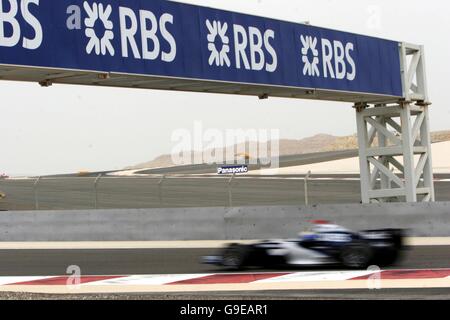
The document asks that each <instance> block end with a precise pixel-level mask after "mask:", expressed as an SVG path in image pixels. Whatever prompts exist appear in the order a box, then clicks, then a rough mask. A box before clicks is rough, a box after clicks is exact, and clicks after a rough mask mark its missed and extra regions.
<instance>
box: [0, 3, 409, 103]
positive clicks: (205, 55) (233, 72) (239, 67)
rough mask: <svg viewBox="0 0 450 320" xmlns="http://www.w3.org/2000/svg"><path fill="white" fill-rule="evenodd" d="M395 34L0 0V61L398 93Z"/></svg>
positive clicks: (202, 12)
mask: <svg viewBox="0 0 450 320" xmlns="http://www.w3.org/2000/svg"><path fill="white" fill-rule="evenodd" d="M398 46H399V44H398V42H394V41H388V40H382V39H377V38H371V37H366V36H362V35H357V34H352V33H346V32H339V31H334V30H329V29H323V28H317V27H312V26H308V25H302V24H294V23H289V22H283V21H277V20H272V19H265V18H260V17H254V16H249V15H243V14H238V13H232V12H228V11H221V10H215V9H210V8H204V7H198V6H192V5H186V4H181V3H176V2H171V1H163V0H121V1H117V0H98V1H88V0H57V1H56V0H0V64H4V65H8V64H10V65H11V64H13V65H25V66H36V67H48V68H61V69H76V70H90V71H102V72H117V73H127V74H137V75H153V76H168V77H176V78H185V79H199V80H213V81H225V82H236V83H246V84H257V85H258V84H260V85H271V86H272V85H273V86H284V87H295V88H305V89H322V90H337V91H345V92H357V93H367V94H381V95H388V96H395V97H397V96H398V97H401V96H402V94H403V93H402V84H401V72H400V57H399V48H398Z"/></svg>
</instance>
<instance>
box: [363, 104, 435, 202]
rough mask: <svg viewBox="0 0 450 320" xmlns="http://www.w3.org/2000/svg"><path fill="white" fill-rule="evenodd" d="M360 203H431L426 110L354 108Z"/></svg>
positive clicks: (402, 106) (422, 107) (422, 106)
mask: <svg viewBox="0 0 450 320" xmlns="http://www.w3.org/2000/svg"><path fill="white" fill-rule="evenodd" d="M355 108H356V118H357V126H358V141H359V158H360V171H361V197H362V202H363V203H374V202H376V203H378V202H405V201H406V202H418V201H424V202H429V201H434V200H435V197H434V184H433V169H432V158H431V139H430V131H429V120H428V105H427V104H414V105H413V104H411V103H409V102H401V103H399V104H394V105H373V106H369V105H366V104H357V105H355Z"/></svg>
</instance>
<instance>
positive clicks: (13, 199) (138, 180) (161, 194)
mask: <svg viewBox="0 0 450 320" xmlns="http://www.w3.org/2000/svg"><path fill="white" fill-rule="evenodd" d="M305 189H306V190H307V191H306V192H305ZM0 190H1V191H2V192H3V193H4V194H5V196H6V197H5V198H4V199H3V200H2V201H1V202H0V210H66V209H111V208H114V209H121V208H122V209H139V208H169V207H171V208H177V207H233V206H260V205H304V204H307V203H309V204H316V203H358V202H359V201H360V187H359V181H358V180H357V179H348V180H333V179H328V180H322V179H314V178H312V179H309V180H306V178H305V177H290V178H257V177H243V176H226V177H204V176H202V177H180V176H151V177H107V176H106V177H105V176H104V177H102V176H98V177H70V178H36V179H8V180H1V181H0Z"/></svg>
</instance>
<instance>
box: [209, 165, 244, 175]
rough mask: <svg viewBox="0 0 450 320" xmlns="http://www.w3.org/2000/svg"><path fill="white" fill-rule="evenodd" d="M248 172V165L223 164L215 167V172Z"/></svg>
mask: <svg viewBox="0 0 450 320" xmlns="http://www.w3.org/2000/svg"><path fill="white" fill-rule="evenodd" d="M243 173H248V166H247V165H242V166H224V167H219V168H217V174H243Z"/></svg>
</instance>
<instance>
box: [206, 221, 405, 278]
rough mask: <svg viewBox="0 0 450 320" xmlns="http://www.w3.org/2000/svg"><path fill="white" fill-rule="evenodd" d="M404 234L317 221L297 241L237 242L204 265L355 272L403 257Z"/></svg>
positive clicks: (399, 230)
mask: <svg viewBox="0 0 450 320" xmlns="http://www.w3.org/2000/svg"><path fill="white" fill-rule="evenodd" d="M404 233H405V232H404V231H403V230H401V229H383V230H368V231H360V232H353V231H350V230H347V229H345V228H342V227H340V226H337V225H333V224H329V223H328V222H326V221H316V222H315V227H314V228H313V229H312V232H311V233H308V234H302V235H300V236H299V238H297V239H292V240H265V241H260V242H257V243H254V244H236V243H234V244H230V245H229V246H228V247H226V248H225V249H223V251H222V252H221V253H220V254H219V255H217V256H206V257H203V258H202V262H203V263H205V264H213V265H217V266H222V267H225V268H227V269H232V270H242V269H244V268H247V267H262V268H274V267H284V266H294V267H302V266H322V265H330V266H334V265H336V266H343V267H346V268H351V269H365V268H367V267H368V266H370V265H377V266H380V267H381V266H388V265H392V264H394V263H395V262H396V261H397V260H398V258H399V257H400V255H401V252H402V249H403V248H404Z"/></svg>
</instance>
